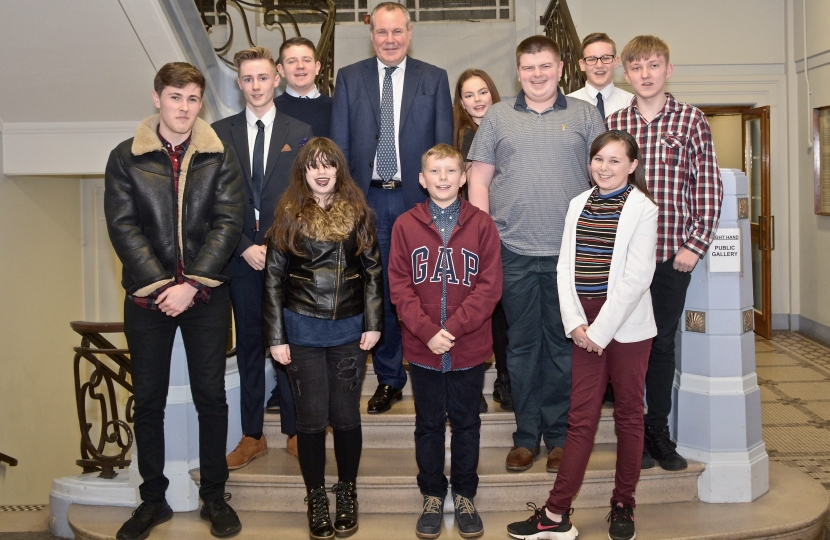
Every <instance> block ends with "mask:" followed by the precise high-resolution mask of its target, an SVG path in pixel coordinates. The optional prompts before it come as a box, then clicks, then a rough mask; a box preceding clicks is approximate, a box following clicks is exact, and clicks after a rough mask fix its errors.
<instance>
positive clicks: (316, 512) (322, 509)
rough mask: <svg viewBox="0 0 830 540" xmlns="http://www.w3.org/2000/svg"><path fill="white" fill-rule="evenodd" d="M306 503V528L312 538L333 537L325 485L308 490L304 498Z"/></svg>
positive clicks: (315, 539)
mask: <svg viewBox="0 0 830 540" xmlns="http://www.w3.org/2000/svg"><path fill="white" fill-rule="evenodd" d="M305 502H307V503H308V530H309V535H310V536H311V538H313V539H314V540H318V539H326V538H333V537H334V528H333V527H332V526H331V518H330V517H329V497H328V495H326V487H325V486H320V487H316V488H314V489H309V490H308V496H307V497H306V498H305Z"/></svg>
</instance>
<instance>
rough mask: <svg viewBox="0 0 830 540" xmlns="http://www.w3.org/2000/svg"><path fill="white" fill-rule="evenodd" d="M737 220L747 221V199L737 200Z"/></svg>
mask: <svg viewBox="0 0 830 540" xmlns="http://www.w3.org/2000/svg"><path fill="white" fill-rule="evenodd" d="M738 219H749V199H748V198H746V197H739V198H738Z"/></svg>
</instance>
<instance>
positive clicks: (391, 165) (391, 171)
mask: <svg viewBox="0 0 830 540" xmlns="http://www.w3.org/2000/svg"><path fill="white" fill-rule="evenodd" d="M384 69H385V70H386V75H385V76H384V77H383V93H382V94H381V99H380V140H379V141H378V155H377V168H378V176H380V178H381V179H382V180H383V181H384V182H388V181H389V180H391V179H392V177H393V176H395V173H396V172H398V154H397V152H396V150H395V102H394V98H393V96H392V72H393V71H395V70H396V69H397V66H394V67H387V68H384Z"/></svg>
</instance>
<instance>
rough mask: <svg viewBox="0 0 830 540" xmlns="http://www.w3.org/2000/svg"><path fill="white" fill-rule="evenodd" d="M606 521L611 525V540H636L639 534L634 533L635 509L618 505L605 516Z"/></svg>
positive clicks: (625, 505) (609, 528)
mask: <svg viewBox="0 0 830 540" xmlns="http://www.w3.org/2000/svg"><path fill="white" fill-rule="evenodd" d="M605 521H607V522H608V523H610V524H611V526H610V527H608V538H609V539H610V540H634V539H635V538H637V533H636V532H635V531H634V509H633V508H631V507H630V506H628V505H627V504H623V503H617V504H615V505H614V506H612V507H611V511H610V512H608V515H607V516H605Z"/></svg>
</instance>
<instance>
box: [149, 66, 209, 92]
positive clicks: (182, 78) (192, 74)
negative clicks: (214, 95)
mask: <svg viewBox="0 0 830 540" xmlns="http://www.w3.org/2000/svg"><path fill="white" fill-rule="evenodd" d="M190 83H193V84H195V85H196V86H198V87H199V90H200V92H201V95H203V96H204V95H205V76H204V75H202V72H201V71H199V70H198V69H196V68H195V67H193V66H192V65H190V64H188V63H187V62H169V63H167V64H164V65H163V66H161V69H160V70H158V73H156V78H155V79H153V89H154V90H155V91H156V94H158V95H159V96H161V91H162V90H164V89H165V88H167V87H168V86H172V87H173V88H184V87H185V86H187V85H188V84H190Z"/></svg>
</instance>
